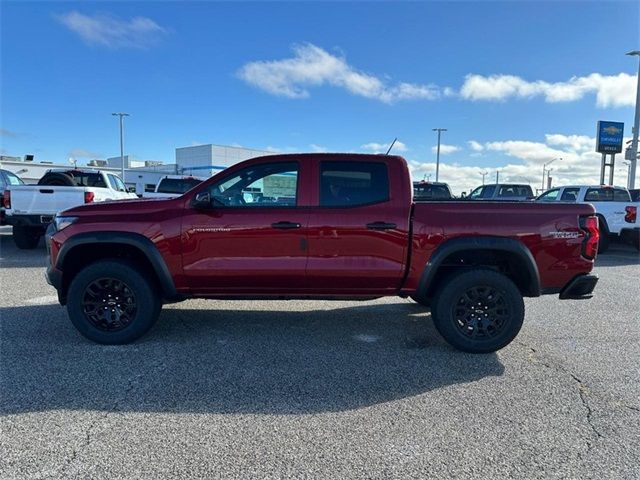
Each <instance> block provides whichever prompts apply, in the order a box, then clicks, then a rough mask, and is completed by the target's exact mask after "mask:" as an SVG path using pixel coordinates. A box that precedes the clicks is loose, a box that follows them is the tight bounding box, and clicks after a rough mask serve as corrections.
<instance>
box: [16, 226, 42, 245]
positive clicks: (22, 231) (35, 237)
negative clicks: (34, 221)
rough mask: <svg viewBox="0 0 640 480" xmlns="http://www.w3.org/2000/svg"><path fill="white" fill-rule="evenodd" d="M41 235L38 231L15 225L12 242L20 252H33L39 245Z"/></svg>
mask: <svg viewBox="0 0 640 480" xmlns="http://www.w3.org/2000/svg"><path fill="white" fill-rule="evenodd" d="M41 236H42V233H41V231H40V229H37V228H33V227H23V226H18V225H15V226H14V227H13V242H14V243H15V244H16V247H18V248H19V249H20V250H33V249H34V248H36V247H37V246H38V243H40V237H41Z"/></svg>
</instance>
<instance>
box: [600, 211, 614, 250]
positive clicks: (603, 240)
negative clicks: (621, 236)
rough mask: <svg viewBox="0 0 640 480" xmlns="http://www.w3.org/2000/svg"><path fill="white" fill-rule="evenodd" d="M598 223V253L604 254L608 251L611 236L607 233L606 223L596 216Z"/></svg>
mask: <svg viewBox="0 0 640 480" xmlns="http://www.w3.org/2000/svg"><path fill="white" fill-rule="evenodd" d="M598 223H599V226H600V240H599V241H598V253H604V252H606V251H607V250H609V244H610V243H611V234H610V233H609V227H608V226H607V222H606V220H605V219H604V217H602V216H598Z"/></svg>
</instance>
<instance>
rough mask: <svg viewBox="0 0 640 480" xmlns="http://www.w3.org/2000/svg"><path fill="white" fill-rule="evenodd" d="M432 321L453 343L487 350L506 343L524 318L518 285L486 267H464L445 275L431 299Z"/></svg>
mask: <svg viewBox="0 0 640 480" xmlns="http://www.w3.org/2000/svg"><path fill="white" fill-rule="evenodd" d="M433 303H434V307H435V308H433V310H432V317H433V322H434V324H435V327H436V329H437V330H438V332H439V333H440V335H442V336H443V337H444V339H445V340H446V341H447V342H448V343H449V344H450V345H452V346H453V347H455V348H457V349H459V350H463V351H465V352H470V353H489V352H495V351H496V350H500V349H501V348H503V347H505V346H507V345H508V344H509V343H511V341H512V340H513V339H514V338H515V337H516V335H518V332H519V331H520V328H521V327H522V322H523V321H524V302H523V300H522V294H521V293H520V291H519V290H518V287H516V285H515V284H514V283H513V282H512V281H511V280H510V279H509V278H507V277H506V276H504V275H502V274H500V273H498V272H496V271H493V270H489V269H473V270H467V271H463V272H461V273H458V274H456V275H453V276H451V277H450V278H448V279H447V280H446V281H445V283H444V284H443V285H442V286H441V287H440V289H439V291H438V292H437V294H436V295H435V297H434V299H433Z"/></svg>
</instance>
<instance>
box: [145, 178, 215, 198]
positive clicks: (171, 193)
mask: <svg viewBox="0 0 640 480" xmlns="http://www.w3.org/2000/svg"><path fill="white" fill-rule="evenodd" d="M204 180H206V178H200V177H184V176H181V175H166V176H164V177H162V178H161V179H160V181H159V182H158V183H157V185H156V189H155V191H153V192H145V193H143V194H142V197H143V198H174V197H179V196H180V195H182V194H183V193H185V192H187V191H188V190H191V189H192V188H193V187H195V186H196V185H199V184H200V183H201V182H203V181H204Z"/></svg>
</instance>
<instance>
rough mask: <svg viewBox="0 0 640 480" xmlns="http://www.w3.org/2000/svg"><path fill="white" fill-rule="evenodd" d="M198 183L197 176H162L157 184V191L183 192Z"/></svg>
mask: <svg viewBox="0 0 640 480" xmlns="http://www.w3.org/2000/svg"><path fill="white" fill-rule="evenodd" d="M200 183H201V181H200V180H198V179H197V178H163V179H162V180H160V185H158V193H179V194H183V193H184V192H186V191H187V190H191V189H192V188H193V187H195V186H196V185H199V184H200Z"/></svg>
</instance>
